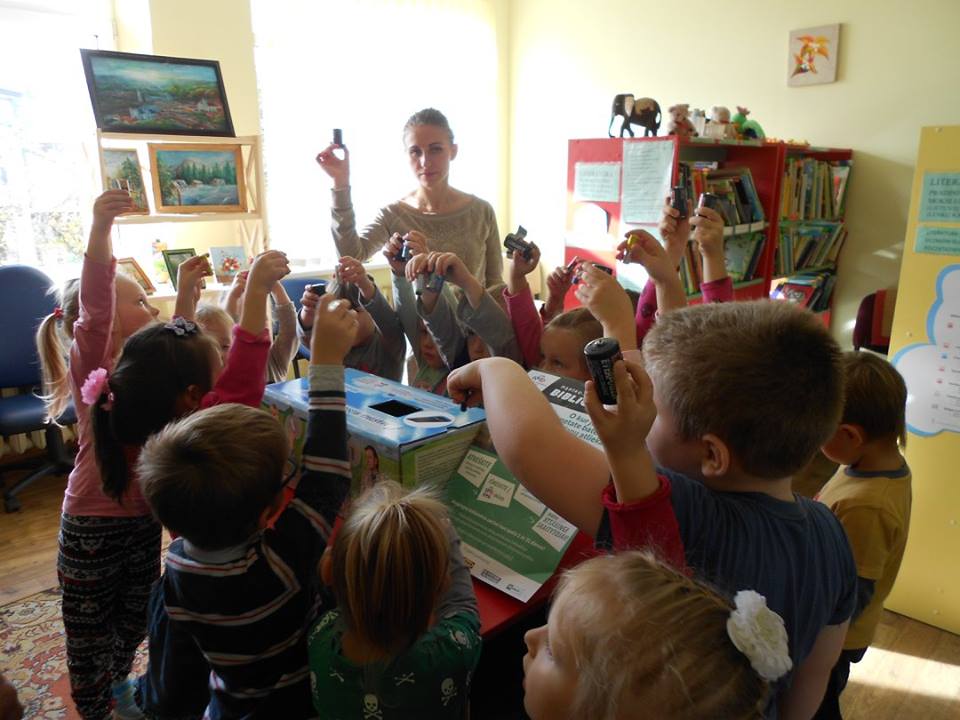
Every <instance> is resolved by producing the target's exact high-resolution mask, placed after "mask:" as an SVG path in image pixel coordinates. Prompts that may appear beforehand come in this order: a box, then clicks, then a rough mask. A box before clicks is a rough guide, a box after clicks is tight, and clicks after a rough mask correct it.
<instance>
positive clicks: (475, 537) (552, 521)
mask: <svg viewBox="0 0 960 720" xmlns="http://www.w3.org/2000/svg"><path fill="white" fill-rule="evenodd" d="M530 378H531V379H532V380H533V382H534V384H535V385H536V386H537V387H538V388H539V389H540V390H541V391H542V392H543V393H544V395H545V396H546V397H547V399H548V400H549V401H550V404H551V406H552V407H553V409H554V411H555V412H556V413H557V415H558V416H559V418H560V420H561V421H562V422H563V424H564V426H565V427H566V428H567V430H569V431H570V432H571V433H572V434H573V435H575V436H577V437H579V438H581V439H582V440H586V441H587V442H590V443H592V444H594V445H596V446H598V447H599V446H600V441H599V439H598V438H597V435H596V432H595V431H594V429H593V424H592V423H591V422H590V416H589V415H587V412H586V410H585V409H584V407H583V383H581V382H580V381H578V380H571V379H569V378H561V377H558V376H556V375H551V374H549V373H543V372H540V371H536V370H534V371H531V372H530ZM530 452H538V449H537V448H531V449H530ZM447 506H448V508H449V511H450V517H451V519H452V520H453V524H454V526H455V527H456V528H457V532H458V533H459V534H460V539H461V541H462V543H463V545H462V547H463V556H464V558H465V559H466V561H467V564H468V565H469V566H470V572H471V573H472V574H473V576H474V577H476V578H478V579H480V580H482V581H484V582H486V583H488V584H490V585H493V586H494V587H495V588H498V589H500V590H502V591H503V592H505V593H507V594H508V595H511V596H513V597H515V598H517V599H519V600H522V601H523V602H526V601H527V600H529V599H530V598H531V597H532V596H533V594H534V593H535V592H536V591H537V590H538V589H539V588H540V586H541V585H543V584H544V583H545V582H546V581H547V580H548V579H549V578H550V576H551V575H553V573H554V572H556V569H557V565H558V564H559V563H560V560H561V559H562V558H563V554H564V553H565V552H566V550H567V548H568V547H569V545H570V542H571V541H572V540H573V538H574V536H575V535H576V534H577V528H576V527H575V526H574V525H573V523H571V522H569V521H567V520H566V519H564V518H562V517H560V516H559V515H557V514H556V513H555V512H553V511H552V510H550V509H549V508H547V506H546V505H544V504H543V503H542V502H540V500H539V499H538V498H537V497H535V496H534V495H533V494H532V493H530V492H529V491H528V490H527V489H526V488H524V487H523V485H522V484H520V482H519V481H518V480H517V478H515V477H514V476H513V474H512V473H511V472H510V470H508V469H507V467H506V466H505V465H504V464H503V463H502V462H501V461H500V460H499V458H498V457H497V455H496V452H495V451H494V450H493V448H489V447H482V446H481V445H475V446H474V447H472V448H470V450H469V451H468V452H467V454H466V457H464V459H463V462H462V463H460V468H459V469H458V470H457V472H456V473H454V475H453V477H452V478H451V479H450V482H449V483H447Z"/></svg>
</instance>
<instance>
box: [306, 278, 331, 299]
mask: <svg viewBox="0 0 960 720" xmlns="http://www.w3.org/2000/svg"><path fill="white" fill-rule="evenodd" d="M303 289H304V290H306V291H307V292H309V293H313V294H314V295H323V294H324V293H325V292H326V291H327V281H326V280H323V281H321V282H318V283H313V284H312V285H307V286H305V287H304V288H303Z"/></svg>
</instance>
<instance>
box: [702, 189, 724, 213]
mask: <svg viewBox="0 0 960 720" xmlns="http://www.w3.org/2000/svg"><path fill="white" fill-rule="evenodd" d="M700 207H705V208H710V209H711V210H716V211H717V212H720V198H719V197H718V196H716V195H714V194H713V193H702V194H701V195H700Z"/></svg>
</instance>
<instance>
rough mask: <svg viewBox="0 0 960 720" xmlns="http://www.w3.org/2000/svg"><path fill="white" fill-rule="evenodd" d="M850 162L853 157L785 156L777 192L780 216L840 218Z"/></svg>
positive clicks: (845, 194) (844, 201) (816, 218)
mask: <svg viewBox="0 0 960 720" xmlns="http://www.w3.org/2000/svg"><path fill="white" fill-rule="evenodd" d="M852 165H853V161H852V160H817V159H815V158H809V157H808V158H801V157H792V158H788V159H787V165H786V168H785V169H784V175H783V188H782V190H781V195H780V217H782V218H784V219H787V220H840V219H841V218H842V217H843V213H844V209H845V203H846V197H847V181H848V180H849V178H850V168H851V167H852Z"/></svg>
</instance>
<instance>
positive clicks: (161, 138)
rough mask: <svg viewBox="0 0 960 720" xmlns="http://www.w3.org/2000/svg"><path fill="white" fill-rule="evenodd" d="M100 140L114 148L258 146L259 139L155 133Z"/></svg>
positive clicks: (109, 134) (106, 135)
mask: <svg viewBox="0 0 960 720" xmlns="http://www.w3.org/2000/svg"><path fill="white" fill-rule="evenodd" d="M99 135H100V138H101V139H103V140H109V141H111V142H110V145H111V146H112V145H113V144H114V142H115V141H119V142H124V141H126V142H151V143H206V144H208V145H256V144H257V142H258V141H259V138H258V137H257V136H256V135H240V136H237V137H226V136H216V137H211V136H208V135H158V134H154V133H118V132H100V133H99Z"/></svg>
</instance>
